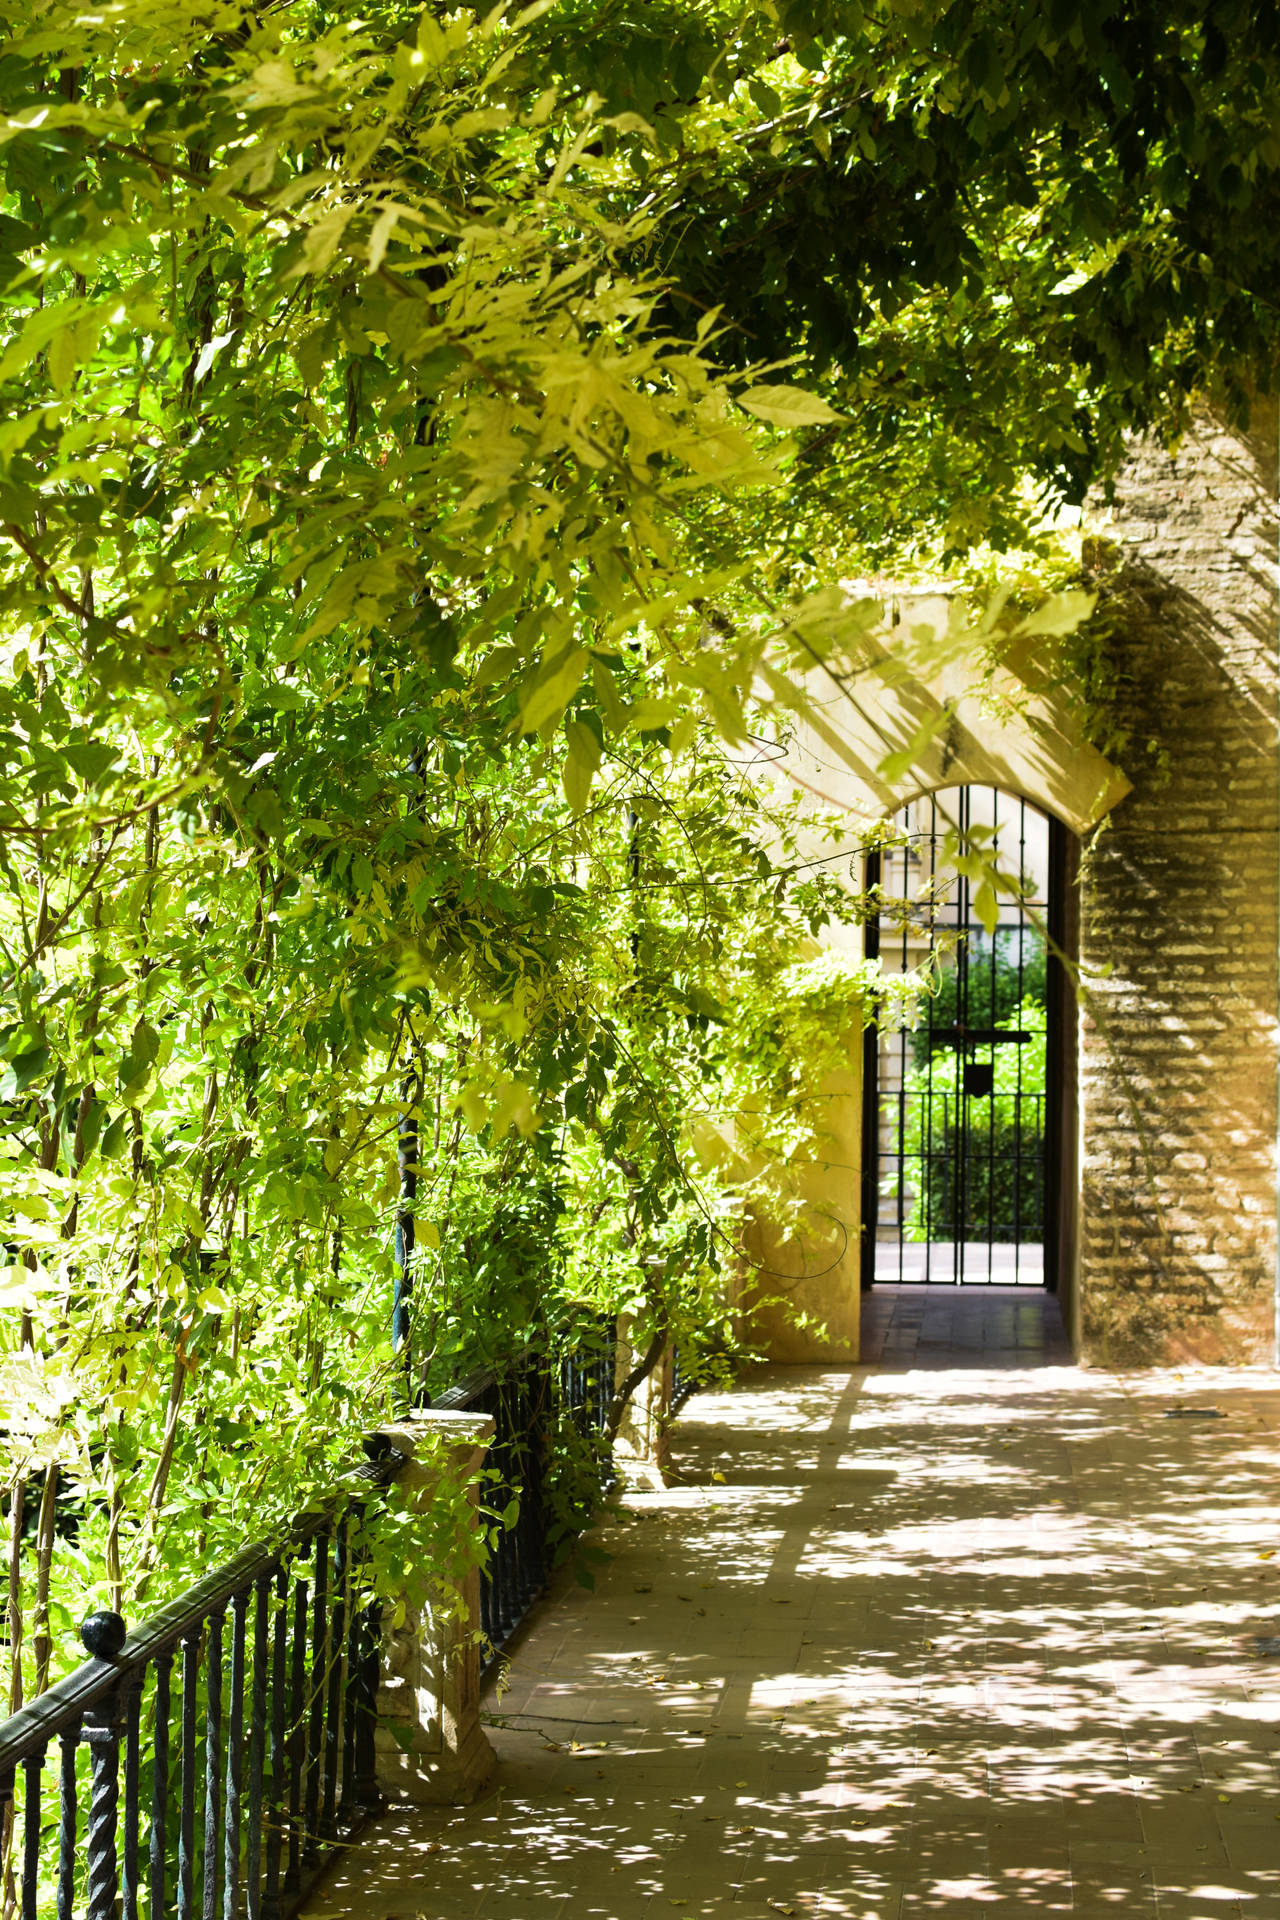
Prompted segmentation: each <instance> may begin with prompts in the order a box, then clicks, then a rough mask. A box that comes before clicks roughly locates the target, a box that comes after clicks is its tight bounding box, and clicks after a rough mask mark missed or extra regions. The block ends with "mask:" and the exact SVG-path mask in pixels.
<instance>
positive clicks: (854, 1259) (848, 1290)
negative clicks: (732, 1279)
mask: <svg viewBox="0 0 1280 1920" xmlns="http://www.w3.org/2000/svg"><path fill="white" fill-rule="evenodd" d="M845 1025H846V1033H847V1039H848V1066H847V1067H845V1068H843V1069H842V1070H841V1071H839V1072H837V1073H831V1074H828V1075H827V1076H826V1078H825V1080H824V1081H823V1083H822V1086H821V1088H820V1090H819V1098H820V1099H822V1100H823V1101H825V1103H826V1114H825V1124H824V1126H823V1129H822V1144H821V1147H820V1148H819V1150H818V1151H817V1152H815V1154H814V1155H813V1156H812V1157H811V1158H810V1159H807V1160H803V1161H793V1162H791V1163H790V1165H789V1166H788V1167H787V1169H786V1178H787V1179H788V1181H789V1182H790V1183H791V1184H792V1191H793V1192H794V1193H795V1194H796V1196H797V1197H798V1198H799V1199H800V1201H801V1202H802V1205H803V1214H802V1224H801V1228H800V1231H799V1232H798V1233H797V1234H795V1235H794V1236H792V1237H788V1238H784V1237H783V1234H782V1232H781V1230H780V1229H778V1228H776V1227H774V1226H772V1225H770V1224H769V1223H767V1222H763V1221H759V1220H751V1219H749V1220H748V1221H747V1223H746V1230H745V1233H744V1235H743V1245H744V1248H745V1251H746V1256H747V1262H748V1265H747V1271H746V1274H745V1276H744V1286H743V1294H742V1298H743V1305H744V1308H745V1309H746V1310H747V1327H746V1332H747V1335H748V1337H749V1338H750V1339H751V1340H752V1342H753V1344H755V1345H756V1346H757V1347H759V1348H760V1349H761V1350H762V1351H763V1352H764V1353H765V1354H766V1356H767V1357H768V1358H769V1359H770V1360H780V1361H836V1362H842V1363H845V1364H848V1363H850V1362H852V1361H856V1360H857V1358H858V1352H859V1346H858V1337H859V1322H860V1318H861V1312H862V1295H861V1262H860V1259H859V1252H858V1242H859V1228H860V1223H861V1189H860V1181H861V1174H862V1023H861V1020H860V1019H858V1018H857V1017H856V1016H855V1017H853V1018H850V1019H848V1020H846V1023H845ZM770 1296H772V1297H773V1298H774V1299H775V1300H777V1301H779V1302H780V1304H776V1305H769V1304H760V1302H761V1301H762V1300H764V1301H768V1299H769V1297H770ZM788 1309H790V1310H791V1311H788ZM796 1309H799V1310H800V1311H801V1312H802V1313H803V1314H805V1315H807V1316H809V1317H810V1318H812V1319H814V1320H816V1321H819V1322H822V1323H823V1325H822V1327H817V1326H809V1327H797V1326H796V1325H795V1324H794V1321H793V1318H792V1313H793V1312H794V1311H795V1310H796Z"/></svg>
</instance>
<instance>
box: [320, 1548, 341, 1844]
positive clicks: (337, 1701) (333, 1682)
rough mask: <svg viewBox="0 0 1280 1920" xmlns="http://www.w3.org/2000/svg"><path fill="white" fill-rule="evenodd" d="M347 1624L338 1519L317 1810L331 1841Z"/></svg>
mask: <svg viewBox="0 0 1280 1920" xmlns="http://www.w3.org/2000/svg"><path fill="white" fill-rule="evenodd" d="M346 1622H347V1521H346V1516H345V1515H343V1517H342V1518H341V1519H340V1520H339V1522H338V1524H337V1527H336V1528H335V1530H334V1536H333V1601H332V1611H331V1613H330V1617H329V1619H328V1621H327V1622H326V1632H325V1657H326V1660H327V1663H328V1688H327V1691H328V1699H327V1701H326V1703H325V1717H324V1788H323V1800H322V1805H321V1811H320V1838H321V1839H322V1840H332V1838H333V1828H334V1815H335V1811H336V1801H337V1793H338V1755H339V1750H340V1743H341V1740H342V1661H343V1654H344V1652H345V1644H346Z"/></svg>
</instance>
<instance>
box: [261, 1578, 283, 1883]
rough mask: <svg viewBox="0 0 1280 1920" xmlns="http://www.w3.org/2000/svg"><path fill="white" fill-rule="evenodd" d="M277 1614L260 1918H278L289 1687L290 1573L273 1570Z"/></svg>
mask: <svg viewBox="0 0 1280 1920" xmlns="http://www.w3.org/2000/svg"><path fill="white" fill-rule="evenodd" d="M275 1588H276V1613H275V1620H274V1623H273V1627H274V1631H273V1635H272V1652H271V1791H270V1793H269V1794H268V1796H267V1807H266V1815H265V1825H266V1829H267V1885H266V1891H265V1893H264V1895H263V1901H262V1920H280V1857H281V1854H282V1852H283V1850H284V1818H285V1813H284V1809H285V1705H286V1701H285V1689H286V1687H287V1686H288V1667H287V1664H286V1662H287V1656H288V1647H287V1644H286V1637H287V1634H288V1630H289V1575H288V1573H287V1572H286V1571H285V1569H284V1568H283V1567H277V1569H276V1579H275Z"/></svg>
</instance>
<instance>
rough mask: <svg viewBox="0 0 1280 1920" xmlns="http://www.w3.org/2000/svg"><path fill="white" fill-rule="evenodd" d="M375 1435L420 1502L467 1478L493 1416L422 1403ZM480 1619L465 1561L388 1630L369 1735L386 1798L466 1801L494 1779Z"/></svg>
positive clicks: (474, 1572) (473, 1499) (473, 1576)
mask: <svg viewBox="0 0 1280 1920" xmlns="http://www.w3.org/2000/svg"><path fill="white" fill-rule="evenodd" d="M429 1435H434V1436H438V1437H439V1438H440V1439H442V1440H443V1441H444V1442H445V1452H444V1456H443V1458H441V1457H440V1455H439V1452H438V1449H437V1448H436V1446H434V1445H430V1444H428V1445H426V1446H424V1444H423V1443H424V1441H425V1440H426V1439H427V1436H429ZM379 1437H380V1438H382V1439H384V1440H387V1441H388V1442H389V1443H390V1444H391V1445H392V1446H393V1447H395V1448H396V1450H397V1451H398V1452H400V1453H403V1454H406V1455H407V1456H408V1465H407V1466H405V1467H404V1468H403V1469H402V1470H401V1474H400V1478H399V1485H400V1486H401V1487H403V1488H404V1489H405V1492H406V1495H407V1497H408V1499H409V1500H410V1502H411V1503H414V1504H417V1503H420V1504H421V1505H422V1506H423V1507H426V1506H429V1505H430V1504H431V1501H432V1500H433V1499H434V1497H435V1495H436V1493H437V1491H438V1490H439V1488H440V1486H441V1485H442V1483H444V1482H445V1481H453V1482H454V1483H455V1484H456V1483H457V1482H460V1481H461V1482H466V1481H469V1480H471V1479H472V1476H473V1475H474V1474H475V1472H476V1470H477V1469H478V1468H479V1466H480V1465H481V1463H482V1461H483V1460H484V1456H485V1452H486V1450H487V1448H488V1445H489V1442H490V1440H492V1438H493V1421H492V1420H491V1419H490V1418H489V1417H488V1415H487V1414H469V1413H436V1412H434V1411H432V1410H431V1409H430V1408H426V1409H423V1410H422V1411H421V1412H415V1413H414V1414H413V1415H412V1417H411V1419H410V1420H409V1421H408V1422H406V1424H405V1425H404V1426H399V1427H384V1428H382V1429H381V1430H380V1435H379ZM420 1453H421V1455H422V1456H423V1457H422V1458H419V1454H420ZM477 1491H478V1490H477V1488H476V1487H475V1486H474V1485H472V1486H471V1488H470V1492H469V1496H468V1497H469V1500H470V1503H471V1506H472V1509H473V1511H474V1509H475V1507H476V1505H477ZM455 1599H456V1602H457V1604H456V1605H455V1604H454V1602H455ZM479 1623H480V1573H479V1569H478V1568H476V1567H472V1568H469V1569H468V1571H467V1573H466V1574H465V1575H464V1576H463V1578H462V1581H461V1583H460V1585H455V1586H454V1587H453V1588H452V1590H448V1589H446V1590H445V1591H443V1592H442V1593H441V1596H440V1603H439V1605H438V1606H436V1607H434V1608H429V1609H427V1610H426V1611H425V1612H418V1611H415V1609H414V1608H412V1607H408V1608H407V1610H406V1613H405V1617H404V1619H403V1620H402V1621H401V1623H400V1624H399V1626H395V1627H392V1628H390V1629H389V1630H388V1631H387V1632H386V1634H385V1636H384V1641H383V1665H382V1680H381V1684H380V1686H379V1689H378V1715H377V1729H376V1732H375V1736H374V1739H375V1747H376V1753H377V1780H378V1788H379V1790H380V1792H382V1793H383V1794H384V1795H385V1796H386V1798H387V1799H388V1800H392V1801H400V1802H402V1803H403V1802H406V1801H407V1802H408V1803H410V1804H411V1805H413V1806H439V1805H442V1804H443V1805H454V1806H467V1805H469V1804H470V1802H471V1801H473V1800H475V1799H477V1798H478V1797H479V1796H480V1794H482V1793H483V1792H484V1791H485V1789H486V1788H487V1787H488V1786H489V1785H490V1783H491V1782H492V1780H493V1776H494V1771H495V1769H496V1767H497V1756H496V1754H495V1753H494V1751H493V1748H492V1747H491V1746H490V1745H489V1741H488V1738H487V1736H486V1734H485V1731H484V1728H483V1727H482V1726H481V1724H480V1648H479V1644H478V1640H477V1633H478V1629H479Z"/></svg>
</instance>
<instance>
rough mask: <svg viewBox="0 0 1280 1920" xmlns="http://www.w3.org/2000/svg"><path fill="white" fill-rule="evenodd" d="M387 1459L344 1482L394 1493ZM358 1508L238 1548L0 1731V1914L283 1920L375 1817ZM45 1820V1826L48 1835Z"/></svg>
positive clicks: (355, 1504) (373, 1689)
mask: <svg viewBox="0 0 1280 1920" xmlns="http://www.w3.org/2000/svg"><path fill="white" fill-rule="evenodd" d="M401 1464H402V1461H401V1457H400V1456H399V1455H398V1454H395V1455H393V1456H391V1458H390V1460H389V1462H387V1463H383V1464H380V1465H379V1466H377V1467H369V1468H365V1469H361V1470H360V1471H359V1473H357V1474H355V1475H353V1476H352V1479H353V1480H354V1481H357V1482H361V1481H362V1482H363V1483H364V1487H365V1489H366V1490H368V1489H369V1488H371V1487H373V1486H377V1485H385V1484H386V1483H387V1482H388V1481H389V1480H390V1479H392V1478H393V1477H394V1474H395V1472H396V1471H397V1470H398V1468H399V1466H400V1465H401ZM360 1511H361V1498H360V1494H359V1493H358V1492H357V1493H351V1492H344V1493H342V1494H341V1495H340V1496H335V1498H334V1500H333V1501H332V1502H331V1503H328V1504H327V1505H326V1506H325V1507H324V1508H323V1509H321V1510H318V1511H316V1512H314V1513H309V1514H307V1515H305V1516H303V1517H302V1518H301V1519H300V1520H298V1522H297V1523H296V1524H295V1526H294V1527H293V1529H292V1530H291V1532H290V1533H289V1535H288V1537H287V1539H286V1540H285V1541H284V1542H283V1543H277V1544H276V1545H274V1546H271V1545H267V1544H265V1543H264V1544H257V1545H253V1546H249V1547H246V1548H245V1549H244V1550H243V1551H242V1552H241V1553H239V1554H237V1555H236V1556H235V1558H234V1559H233V1560H230V1561H228V1562H227V1564H226V1565H225V1566H223V1567H220V1568H219V1569H218V1570H217V1571H216V1572H214V1573H211V1574H209V1575H208V1576H207V1578H205V1579H204V1580H201V1581H200V1582H198V1583H197V1584H196V1585H195V1586H194V1587H192V1588H191V1589H190V1590H189V1591H188V1592H186V1593H184V1594H182V1595H181V1596H180V1597H179V1598H178V1599H176V1600H174V1601H172V1602H171V1603H170V1604H169V1605H168V1606H167V1607H164V1608H163V1609H161V1611H160V1612H158V1613H156V1614H154V1615H153V1616H152V1617H151V1618H150V1619H148V1620H147V1621H145V1622H144V1623H143V1624H142V1625H140V1626H138V1627H136V1628H135V1629H134V1630H133V1631H132V1632H127V1631H126V1627H125V1623H124V1621H123V1620H122V1619H121V1617H120V1615H119V1614H116V1613H108V1612H103V1613H95V1614H91V1615H90V1616H89V1618H88V1619H87V1620H86V1621H85V1623H84V1625H83V1627H82V1628H81V1637H82V1639H83V1641H84V1644H85V1647H86V1649H87V1651H88V1653H89V1656H90V1658H89V1659H88V1660H87V1661H86V1662H85V1663H84V1664H83V1665H81V1666H79V1667H77V1668H76V1669H75V1670H74V1672H72V1673H70V1674H68V1675H67V1676H66V1678H65V1679H63V1680H60V1681H58V1682H57V1683H56V1684H55V1685H54V1686H53V1687H51V1688H50V1689H49V1690H48V1692H46V1693H44V1694H42V1695H41V1696H40V1697H39V1698H38V1699H37V1700H35V1701H33V1702H32V1703H31V1704H30V1705H29V1706H27V1707H24V1708H22V1709H21V1710H20V1711H19V1712H18V1713H16V1714H13V1715H12V1716H11V1717H10V1718H9V1719H8V1720H5V1721H4V1722H2V1723H0V1807H3V1838H4V1856H5V1857H4V1860H3V1865H2V1869H0V1871H2V1872H3V1878H4V1902H3V1904H4V1910H5V1911H6V1912H7V1913H14V1912H15V1911H16V1912H17V1913H20V1915H21V1920H52V1916H55V1915H56V1920H72V1916H73V1915H74V1914H79V1913H83V1914H84V1915H85V1916H86V1920H116V1917H117V1915H118V1916H119V1917H120V1920H139V1914H140V1912H145V1913H146V1914H147V1915H149V1916H150V1920H161V1916H163V1915H165V1914H167V1913H175V1914H176V1916H177V1920H194V1916H195V1915H196V1914H197V1913H199V1915H200V1916H201V1920H283V1916H284V1915H286V1914H287V1913H288V1912H290V1911H291V1910H292V1909H293V1907H295V1906H296V1905H297V1904H298V1901H299V1900H300V1898H301V1897H302V1895H303V1894H304V1893H305V1891H306V1887H307V1885H308V1883H309V1882H310V1880H311V1878H312V1877H313V1876H314V1874H315V1872H316V1870H317V1869H318V1868H320V1867H321V1866H322V1865H323V1864H324V1862H325V1859H326V1857H327V1854H328V1852H329V1851H330V1849H331V1847H332V1845H333V1844H334V1843H335V1842H336V1841H338V1840H339V1839H341V1838H343V1837H345V1836H346V1835H347V1834H348V1833H350V1832H351V1831H353V1830H354V1829H355V1828H356V1827H357V1826H358V1825H359V1824H360V1823H361V1821H362V1820H363V1819H364V1818H365V1817H366V1815H367V1814H368V1813H369V1812H370V1811H371V1810H372V1809H373V1808H374V1807H375V1806H376V1805H377V1802H378V1792H377V1782H376V1762H375V1751H374V1739H373V1733H374V1725H375V1714H376V1703H377V1691H378V1681H379V1661H380V1645H381V1634H380V1625H379V1620H378V1617H377V1613H376V1610H375V1609H372V1608H370V1607H368V1606H366V1605H364V1604H363V1603H362V1602H361V1600H360V1590H359V1577H358V1575H359V1570H358V1567H357V1566H356V1565H355V1564H354V1561H353V1554H352V1536H353V1528H354V1525H355V1523H356V1521H357V1520H358V1518H359V1514H360ZM51 1802H54V1803H56V1809H57V1813H56V1823H55V1822H54V1821H52V1820H51V1819H50V1818H49V1811H50V1803H51Z"/></svg>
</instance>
